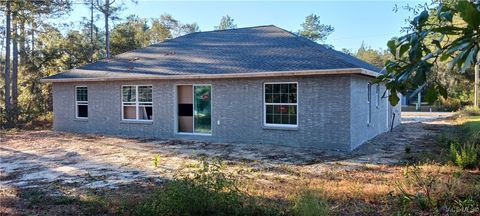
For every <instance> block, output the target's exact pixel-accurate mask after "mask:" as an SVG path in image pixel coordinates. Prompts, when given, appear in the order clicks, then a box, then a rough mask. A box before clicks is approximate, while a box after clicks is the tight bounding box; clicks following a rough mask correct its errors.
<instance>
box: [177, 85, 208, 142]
mask: <svg viewBox="0 0 480 216" xmlns="http://www.w3.org/2000/svg"><path fill="white" fill-rule="evenodd" d="M179 86H192V100H193V101H192V109H193V110H192V111H193V116H192V127H193V129H192V132H181V131H179V129H180V128H179V122H178V121H179V117H178V87H179ZM195 86H209V87H210V133H199V132H195ZM174 106H175V118H174V119H175V120H174V121H175V133H176V134H179V135H201V136H211V135H212V133H213V128H212V125H213V124H212V116H213V115H212V113H213V86H212V84H175V103H174Z"/></svg>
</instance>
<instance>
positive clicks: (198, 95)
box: [177, 85, 212, 134]
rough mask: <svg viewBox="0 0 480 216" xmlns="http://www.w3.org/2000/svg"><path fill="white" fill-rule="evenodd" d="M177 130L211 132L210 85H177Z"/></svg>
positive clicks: (183, 131)
mask: <svg viewBox="0 0 480 216" xmlns="http://www.w3.org/2000/svg"><path fill="white" fill-rule="evenodd" d="M177 93H178V94H177V101H178V132H180V133H194V134H210V133H211V132H212V98H211V96H212V86H210V85H179V86H177Z"/></svg>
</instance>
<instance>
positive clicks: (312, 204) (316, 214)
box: [292, 190, 330, 216]
mask: <svg viewBox="0 0 480 216" xmlns="http://www.w3.org/2000/svg"><path fill="white" fill-rule="evenodd" d="M329 212H330V211H329V205H328V202H327V201H326V200H325V199H324V198H323V197H321V196H319V195H318V193H315V192H313V191H311V190H306V191H302V192H301V193H300V194H299V195H298V196H297V198H296V199H295V201H294V205H293V208H292V213H293V214H294V215H298V216H323V215H328V214H329Z"/></svg>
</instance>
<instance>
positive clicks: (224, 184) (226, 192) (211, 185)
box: [134, 161, 280, 215]
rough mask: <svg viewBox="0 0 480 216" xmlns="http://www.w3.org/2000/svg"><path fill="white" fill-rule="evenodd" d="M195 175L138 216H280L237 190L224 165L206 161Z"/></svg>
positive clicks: (161, 194)
mask: <svg viewBox="0 0 480 216" xmlns="http://www.w3.org/2000/svg"><path fill="white" fill-rule="evenodd" d="M200 166H201V167H200V169H199V170H198V171H197V172H196V173H194V174H193V176H183V177H181V178H178V179H175V180H173V181H171V182H169V183H167V185H166V186H165V188H164V189H163V190H159V191H157V192H155V193H154V195H153V196H152V197H151V198H150V199H148V200H147V201H146V202H144V203H142V204H141V205H139V206H138V207H137V208H136V209H135V210H134V213H135V214H136V215H278V214H280V213H279V212H277V210H276V208H273V207H271V206H270V207H269V208H267V207H263V206H260V205H258V204H257V202H256V201H257V200H256V199H255V198H254V197H251V196H249V195H248V194H246V193H244V192H241V191H240V190H239V189H238V188H237V182H236V181H235V180H234V179H233V178H231V177H230V176H227V175H226V174H225V173H224V172H223V171H222V170H223V167H224V166H223V164H222V163H221V162H220V161H217V162H215V163H213V164H211V163H209V162H206V161H202V162H201V164H200Z"/></svg>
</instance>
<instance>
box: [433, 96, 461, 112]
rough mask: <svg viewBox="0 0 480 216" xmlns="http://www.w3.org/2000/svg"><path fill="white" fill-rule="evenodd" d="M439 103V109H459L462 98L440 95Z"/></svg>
mask: <svg viewBox="0 0 480 216" xmlns="http://www.w3.org/2000/svg"><path fill="white" fill-rule="evenodd" d="M438 103H439V104H438V105H437V106H438V109H442V110H443V111H457V110H459V109H460V107H461V106H462V101H460V99H457V98H452V97H448V98H447V99H444V98H443V97H440V98H439V101H438Z"/></svg>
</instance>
